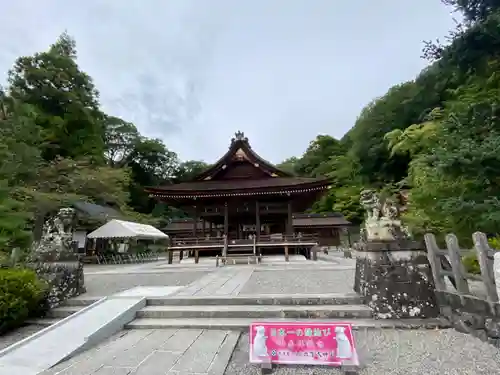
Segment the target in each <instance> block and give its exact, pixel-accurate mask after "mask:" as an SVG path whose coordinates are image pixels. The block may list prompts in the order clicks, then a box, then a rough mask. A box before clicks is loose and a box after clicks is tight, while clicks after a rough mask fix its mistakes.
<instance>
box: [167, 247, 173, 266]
mask: <svg viewBox="0 0 500 375" xmlns="http://www.w3.org/2000/svg"><path fill="white" fill-rule="evenodd" d="M167 251H168V264H172V263H173V262H174V251H173V250H167Z"/></svg>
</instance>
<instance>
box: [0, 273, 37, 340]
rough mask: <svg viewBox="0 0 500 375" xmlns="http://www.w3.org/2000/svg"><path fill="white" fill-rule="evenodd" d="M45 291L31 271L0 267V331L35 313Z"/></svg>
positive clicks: (10, 327) (20, 322)
mask: <svg viewBox="0 0 500 375" xmlns="http://www.w3.org/2000/svg"><path fill="white" fill-rule="evenodd" d="M45 291H46V286H45V284H44V283H43V282H41V281H40V280H38V278H37V277H36V275H35V273H34V272H33V271H30V270H22V269H0V333H3V332H5V331H7V330H9V329H12V328H15V327H17V326H19V325H20V324H22V323H23V322H24V321H25V320H26V319H27V318H28V317H30V316H31V315H33V314H35V313H37V312H38V306H39V304H40V302H41V301H42V300H43V298H44V297H45Z"/></svg>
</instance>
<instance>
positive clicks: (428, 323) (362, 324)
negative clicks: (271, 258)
mask: <svg viewBox="0 0 500 375" xmlns="http://www.w3.org/2000/svg"><path fill="white" fill-rule="evenodd" d="M260 321H262V322H283V323H286V322H289V323H290V322H293V323H300V322H304V323H311V320H309V319H276V318H275V319H265V320H264V319H252V318H239V319H235V318H233V319H227V318H225V319H221V318H220V319H206V318H203V319H152V318H143V319H135V320H133V321H132V322H130V323H128V324H127V325H125V328H127V329H163V328H165V329H166V328H175V329H179V328H195V329H224V330H248V327H249V326H250V324H251V323H258V322H260ZM315 322H316V323H351V324H352V325H353V328H354V329H356V330H360V329H437V328H450V325H449V323H448V322H446V321H445V320H442V319H398V320H390V319H378V320H377V319H352V320H350V319H322V320H319V319H318V320H315Z"/></svg>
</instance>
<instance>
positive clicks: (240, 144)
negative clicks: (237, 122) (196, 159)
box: [194, 132, 293, 181]
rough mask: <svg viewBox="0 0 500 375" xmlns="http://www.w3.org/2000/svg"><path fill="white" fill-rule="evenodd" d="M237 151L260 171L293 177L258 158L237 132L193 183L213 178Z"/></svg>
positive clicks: (245, 139)
mask: <svg viewBox="0 0 500 375" xmlns="http://www.w3.org/2000/svg"><path fill="white" fill-rule="evenodd" d="M238 150H242V151H243V152H244V153H245V155H246V156H247V157H248V158H249V161H250V162H251V163H253V164H254V163H255V164H257V165H258V166H259V168H260V169H261V170H263V171H264V172H266V173H267V174H269V175H270V176H271V175H276V176H278V177H292V176H293V175H292V174H290V173H288V172H285V171H282V170H281V169H279V168H277V167H276V166H275V165H273V164H272V163H270V162H268V161H267V160H265V159H263V158H262V157H260V156H259V155H258V154H257V153H256V152H255V151H254V150H253V149H252V147H250V143H249V142H248V138H247V137H245V135H244V134H243V133H242V132H237V133H236V134H235V137H234V138H233V139H232V140H231V145H230V146H229V150H228V151H227V152H226V153H225V154H224V156H222V157H221V158H220V159H219V160H218V161H217V162H216V163H215V164H213V165H212V166H211V167H210V168H208V169H207V170H205V171H203V172H202V173H200V174H199V175H198V176H196V177H195V178H194V180H195V181H202V180H206V179H210V178H212V177H213V176H215V175H216V174H217V173H218V172H220V171H221V170H223V169H224V166H225V165H227V164H229V163H230V162H231V159H232V158H233V157H234V156H235V155H236V153H237V152H238Z"/></svg>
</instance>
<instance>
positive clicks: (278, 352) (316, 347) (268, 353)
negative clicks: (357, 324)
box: [250, 322, 359, 367]
mask: <svg viewBox="0 0 500 375" xmlns="http://www.w3.org/2000/svg"><path fill="white" fill-rule="evenodd" d="M250 362H251V363H260V364H263V363H271V364H272V363H276V364H285V365H324V366H325V365H326V366H337V367H340V366H349V367H350V366H353V367H357V366H359V358H358V353H357V351H356V344H355V343H354V337H353V334H352V325H351V324H349V323H313V322H311V323H293V322H290V323H289V322H283V323H274V322H259V323H252V324H251V325H250Z"/></svg>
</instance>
